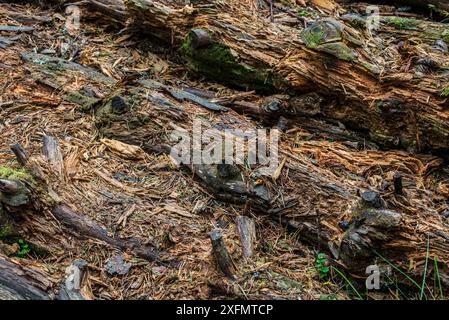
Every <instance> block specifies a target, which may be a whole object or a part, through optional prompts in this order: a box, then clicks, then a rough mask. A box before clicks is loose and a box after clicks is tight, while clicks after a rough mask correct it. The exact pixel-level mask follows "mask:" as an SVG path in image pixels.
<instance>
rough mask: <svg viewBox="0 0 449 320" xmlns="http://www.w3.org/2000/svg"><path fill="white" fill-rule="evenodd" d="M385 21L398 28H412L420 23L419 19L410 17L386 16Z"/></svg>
mask: <svg viewBox="0 0 449 320" xmlns="http://www.w3.org/2000/svg"><path fill="white" fill-rule="evenodd" d="M385 22H386V23H387V24H388V25H391V26H393V27H395V28H396V29H410V28H414V27H416V26H417V25H418V21H417V20H416V19H410V18H399V17H387V18H385Z"/></svg>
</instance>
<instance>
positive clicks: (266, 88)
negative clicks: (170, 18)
mask: <svg viewBox="0 0 449 320" xmlns="http://www.w3.org/2000/svg"><path fill="white" fill-rule="evenodd" d="M181 52H182V54H183V55H184V57H185V58H186V59H187V62H188V66H189V68H190V69H191V70H193V71H194V72H197V73H199V74H201V75H204V76H206V77H208V78H211V79H214V80H219V81H221V82H224V83H227V84H231V85H234V86H237V87H241V88H253V89H256V90H259V91H261V92H275V91H276V87H277V86H278V85H280V84H281V83H282V81H281V80H279V79H276V77H274V76H273V74H272V72H271V70H270V69H269V68H267V67H265V66H261V67H254V66H250V65H247V64H245V63H243V62H241V61H238V58H237V57H236V56H235V55H234V54H233V53H232V51H231V49H230V48H229V47H227V46H225V45H224V44H222V43H219V42H216V41H212V43H210V44H209V45H208V46H206V47H202V48H194V47H193V46H192V33H189V35H188V36H187V37H186V39H185V41H184V43H183V45H182V47H181Z"/></svg>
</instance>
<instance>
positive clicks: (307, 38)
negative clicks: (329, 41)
mask: <svg viewBox="0 0 449 320" xmlns="http://www.w3.org/2000/svg"><path fill="white" fill-rule="evenodd" d="M302 39H303V41H304V43H305V44H306V46H307V48H310V49H314V48H316V47H317V46H318V45H319V44H320V43H322V42H323V40H324V31H319V32H303V34H302Z"/></svg>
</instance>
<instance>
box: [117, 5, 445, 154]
mask: <svg viewBox="0 0 449 320" xmlns="http://www.w3.org/2000/svg"><path fill="white" fill-rule="evenodd" d="M125 3H126V5H127V8H128V10H129V12H130V15H131V17H132V18H133V19H135V20H136V22H138V24H139V25H141V26H142V27H143V28H144V30H145V31H146V32H148V33H150V34H152V35H154V36H158V37H160V38H161V39H163V40H165V41H166V42H168V43H172V44H173V45H174V46H176V47H179V48H181V50H182V52H183V54H184V56H185V58H186V59H187V61H188V66H189V67H190V68H191V70H193V71H195V72H197V73H200V74H202V75H205V76H207V77H209V78H210V79H214V80H220V81H223V82H226V83H228V84H232V85H237V86H240V87H244V88H255V89H258V90H262V91H276V90H287V91H288V90H290V91H293V92H295V93H297V94H298V93H308V92H311V91H316V92H319V93H321V94H323V95H324V96H326V97H327V98H328V99H331V100H334V103H331V104H328V105H323V106H320V108H319V114H320V115H321V116H323V117H327V118H330V119H335V120H339V121H341V122H343V123H345V124H347V125H349V126H351V127H353V128H357V129H360V130H366V131H368V132H369V133H370V136H371V138H372V139H373V140H375V141H377V142H379V143H381V144H384V145H387V146H402V147H408V148H415V149H419V150H423V151H424V150H439V149H447V147H448V146H449V127H448V123H449V122H448V121H447V119H448V116H449V115H448V112H447V111H446V109H447V106H448V100H447V98H446V89H447V88H446V86H447V83H448V80H449V76H448V74H447V72H446V71H445V70H446V68H447V67H448V61H449V60H448V59H447V56H448V53H447V52H441V51H438V50H434V49H433V48H432V47H433V45H434V42H435V41H437V40H441V39H442V38H444V35H445V32H446V25H444V24H438V23H432V22H428V21H421V20H414V19H413V20H412V21H408V20H407V23H406V25H402V24H401V23H399V24H398V22H397V20H396V18H394V17H382V19H381V29H380V30H379V32H378V33H377V35H376V36H374V37H373V36H371V35H370V34H369V32H367V28H364V27H363V26H362V28H357V27H353V26H351V24H350V23H349V22H347V21H344V20H336V19H333V18H329V19H328V18H323V19H321V20H317V21H315V22H311V23H310V25H309V26H308V27H307V28H301V27H295V28H292V27H289V26H285V25H282V24H279V23H273V22H270V21H269V20H267V19H264V18H262V17H260V16H259V15H255V14H253V12H252V11H251V10H249V9H248V8H245V6H244V5H238V6H237V5H236V4H235V3H234V2H233V1H227V2H226V3H225V4H223V5H221V4H207V5H205V4H203V5H201V4H199V5H192V6H182V5H175V4H171V3H163V2H162V1H153V0H128V1H126V2H125ZM422 30H425V32H424V33H423V32H422ZM199 33H203V34H204V33H207V34H208V35H209V40H208V41H204V39H203V40H202V41H201V43H200V42H198V34H199ZM415 37H418V38H419V41H418V40H413V39H414V38H415ZM203 38H204V36H203ZM401 41H403V42H404V43H402V44H401V43H400V42H401ZM430 61H432V62H430ZM428 64H429V65H432V66H433V67H430V68H427V67H426V66H427V65H428Z"/></svg>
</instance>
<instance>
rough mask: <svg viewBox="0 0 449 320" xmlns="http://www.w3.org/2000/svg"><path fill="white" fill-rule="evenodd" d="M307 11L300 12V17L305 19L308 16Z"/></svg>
mask: <svg viewBox="0 0 449 320" xmlns="http://www.w3.org/2000/svg"><path fill="white" fill-rule="evenodd" d="M307 14H308V13H307V11H306V10H299V11H298V16H300V17H305V16H307Z"/></svg>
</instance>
